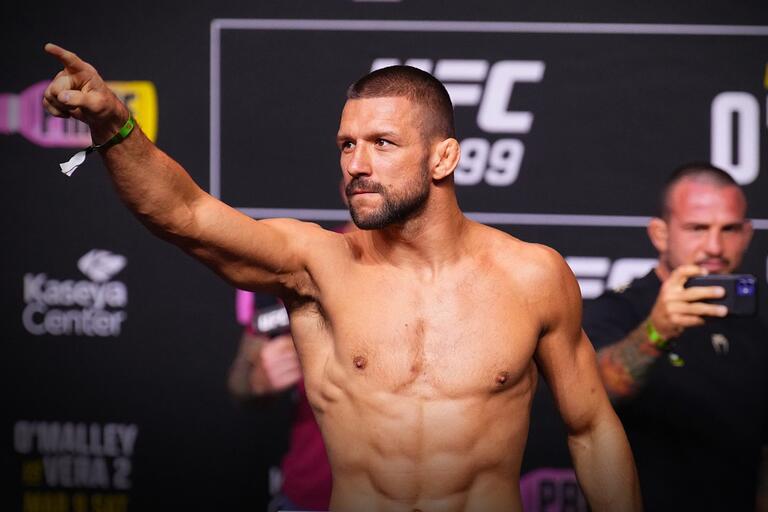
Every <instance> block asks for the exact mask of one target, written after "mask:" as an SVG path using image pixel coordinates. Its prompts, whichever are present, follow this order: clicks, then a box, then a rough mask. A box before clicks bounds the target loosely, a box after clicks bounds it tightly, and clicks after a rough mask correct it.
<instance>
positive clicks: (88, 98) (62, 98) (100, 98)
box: [43, 43, 128, 144]
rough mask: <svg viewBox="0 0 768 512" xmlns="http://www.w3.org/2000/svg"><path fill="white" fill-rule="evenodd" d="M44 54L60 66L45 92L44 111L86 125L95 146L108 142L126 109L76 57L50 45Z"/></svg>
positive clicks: (91, 69) (125, 113)
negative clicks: (52, 58)
mask: <svg viewBox="0 0 768 512" xmlns="http://www.w3.org/2000/svg"><path fill="white" fill-rule="evenodd" d="M45 51H46V52H47V53H49V54H51V55H53V56H54V57H56V58H57V59H58V60H59V62H60V63H61V64H62V66H64V69H62V70H61V71H59V73H58V74H57V75H56V76H55V77H54V79H53V80H52V81H51V83H50V84H49V85H48V88H47V89H46V90H45V93H44V95H43V106H44V107H45V109H46V110H47V111H48V112H50V113H51V114H52V115H54V116H57V117H73V118H75V119H77V120H78V121H82V122H84V123H85V124H87V125H88V126H89V127H90V129H91V136H92V137H93V141H94V143H96V144H99V143H102V142H104V141H106V140H109V139H110V138H111V137H112V135H114V134H115V133H116V132H117V131H118V130H119V129H120V127H122V126H123V124H124V123H125V121H126V119H128V109H127V108H126V107H125V105H124V104H123V103H122V102H121V101H120V100H119V99H118V98H117V96H115V94H114V93H113V92H112V91H111V90H110V89H109V87H107V85H106V84H105V83H104V80H102V78H101V76H99V73H98V72H97V71H96V69H95V68H94V67H93V66H91V65H90V64H88V63H87V62H85V61H84V60H82V59H81V58H80V57H78V56H77V55H76V54H74V53H73V52H70V51H68V50H65V49H64V48H62V47H60V46H57V45H55V44H52V43H48V44H46V45H45Z"/></svg>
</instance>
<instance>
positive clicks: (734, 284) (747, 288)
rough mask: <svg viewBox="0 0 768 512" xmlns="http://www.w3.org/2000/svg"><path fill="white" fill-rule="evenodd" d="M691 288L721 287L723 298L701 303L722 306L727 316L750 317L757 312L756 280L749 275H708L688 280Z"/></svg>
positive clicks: (687, 283) (686, 284) (687, 285)
mask: <svg viewBox="0 0 768 512" xmlns="http://www.w3.org/2000/svg"><path fill="white" fill-rule="evenodd" d="M691 286H722V287H723V288H725V296H724V297H721V298H719V299H707V300H705V301H703V302H708V303H710V304H722V305H724V306H726V307H727V308H728V316H751V315H754V314H755V313H756V312H757V278H756V277H755V276H753V275H750V274H709V275H706V276H696V277H692V278H690V279H688V281H686V283H685V287H686V288H690V287H691Z"/></svg>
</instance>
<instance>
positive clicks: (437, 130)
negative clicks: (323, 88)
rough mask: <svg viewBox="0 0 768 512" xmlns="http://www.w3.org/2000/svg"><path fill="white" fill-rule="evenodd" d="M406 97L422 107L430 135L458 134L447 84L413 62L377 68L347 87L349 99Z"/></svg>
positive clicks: (445, 135)
mask: <svg viewBox="0 0 768 512" xmlns="http://www.w3.org/2000/svg"><path fill="white" fill-rule="evenodd" d="M384 97H406V98H408V99H409V100H410V101H412V102H413V103H415V104H417V105H419V106H421V107H422V109H423V110H424V113H425V118H424V128H425V131H427V133H425V135H426V136H427V137H428V138H431V137H442V138H444V139H447V138H450V137H456V129H455V127H454V122H453V104H452V103H451V97H450V96H449V95H448V91H446V90H445V86H444V85H443V84H442V83H441V82H440V80H438V79H437V78H435V77H434V76H432V75H430V74H429V73H427V72H426V71H422V70H420V69H418V68H415V67H412V66H400V65H398V66H389V67H386V68H381V69H377V70H376V71H372V72H371V73H368V74H367V75H365V76H364V77H362V78H360V79H359V80H357V81H356V82H355V83H353V84H352V85H350V86H349V88H348V89H347V99H348V100H356V99H362V98H384Z"/></svg>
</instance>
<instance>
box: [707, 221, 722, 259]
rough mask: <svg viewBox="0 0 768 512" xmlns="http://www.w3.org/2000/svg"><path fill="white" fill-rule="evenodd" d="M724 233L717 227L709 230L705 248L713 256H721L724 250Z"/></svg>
mask: <svg viewBox="0 0 768 512" xmlns="http://www.w3.org/2000/svg"><path fill="white" fill-rule="evenodd" d="M722 237H723V234H722V232H721V231H720V230H719V229H717V228H713V229H710V230H709V231H708V232H707V240H706V242H705V243H706V245H705V247H704V250H705V251H706V252H707V254H709V255H711V256H719V255H720V254H722V252H723V240H722Z"/></svg>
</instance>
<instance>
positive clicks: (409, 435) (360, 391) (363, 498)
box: [307, 363, 536, 512]
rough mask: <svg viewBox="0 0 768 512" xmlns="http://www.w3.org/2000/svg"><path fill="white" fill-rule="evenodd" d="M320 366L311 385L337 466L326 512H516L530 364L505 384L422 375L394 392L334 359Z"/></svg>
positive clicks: (529, 392) (533, 378)
mask: <svg viewBox="0 0 768 512" xmlns="http://www.w3.org/2000/svg"><path fill="white" fill-rule="evenodd" d="M325 370H326V371H325V372H324V374H325V375H324V378H322V379H321V380H322V382H319V383H311V382H310V383H308V384H309V385H308V386H307V389H314V390H315V392H314V393H311V394H310V396H309V397H310V401H311V402H313V405H314V406H315V409H316V412H317V419H318V422H319V423H320V427H321V430H322V431H323V435H324V439H325V443H326V447H327V450H328V455H329V459H330V462H331V467H332V468H333V476H334V485H333V494H332V499H331V510H333V511H366V512H368V511H370V512H376V511H380V512H389V511H393V512H394V511H417V510H418V511H422V512H427V511H435V512H438V511H440V512H442V511H445V512H448V511H451V512H453V511H456V512H458V511H464V512H474V511H478V512H480V511H483V512H493V511H496V510H498V511H502V510H503V511H516V510H521V504H520V494H519V472H520V464H521V460H522V454H523V450H524V447H525V441H526V437H527V432H528V422H529V411H530V403H531V398H532V395H533V391H534V388H535V381H536V371H535V367H534V366H533V363H531V364H530V365H529V367H528V368H527V369H526V370H525V371H523V372H521V373H520V374H519V375H518V376H517V378H513V379H512V381H511V382H506V383H504V385H503V386H499V385H498V383H495V384H494V382H493V379H477V380H476V378H473V377H472V376H469V375H464V376H463V377H464V379H462V380H461V381H459V380H457V381H455V382H453V383H451V382H443V383H442V384H443V385H442V386H440V385H439V384H437V383H436V382H435V381H434V380H432V381H430V379H429V378H428V376H425V378H419V379H417V380H415V381H413V382H410V383H408V385H406V386H401V387H397V388H395V389H392V388H390V387H387V386H381V382H376V383H375V384H374V383H371V381H370V380H367V379H365V378H360V376H359V375H355V374H354V373H353V374H348V371H347V370H346V368H341V367H340V366H337V365H335V364H333V363H330V364H329V366H326V368H325ZM312 384H314V385H312ZM382 387H384V388H387V389H386V390H385V391H383V390H382Z"/></svg>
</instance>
